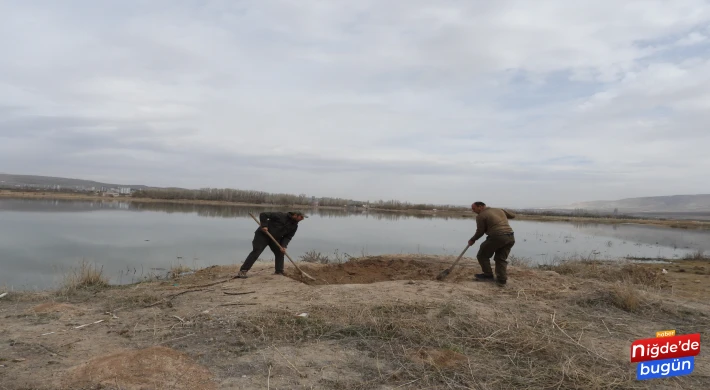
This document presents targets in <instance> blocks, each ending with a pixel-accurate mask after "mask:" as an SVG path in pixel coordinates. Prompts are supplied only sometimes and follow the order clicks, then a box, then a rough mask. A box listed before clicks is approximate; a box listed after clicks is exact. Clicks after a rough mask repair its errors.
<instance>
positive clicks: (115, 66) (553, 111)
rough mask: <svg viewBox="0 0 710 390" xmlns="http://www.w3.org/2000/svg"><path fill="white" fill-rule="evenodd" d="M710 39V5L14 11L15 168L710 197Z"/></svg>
mask: <svg viewBox="0 0 710 390" xmlns="http://www.w3.org/2000/svg"><path fill="white" fill-rule="evenodd" d="M709 24H710V6H709V4H708V2H707V1H700V0H679V1H674V2H667V1H627V2H623V3H619V2H612V1H576V2H565V1H536V2H529V1H522V0H520V1H497V2H488V1H474V2H468V3H461V2H454V1H450V2H449V1H442V2H437V3H431V2H424V1H388V2H384V3H383V2H375V1H361V2H351V3H348V5H347V6H345V5H344V3H328V2H316V1H287V0H279V1H242V2H224V1H206V2H198V1H186V2H179V3H175V2H168V1H156V2H148V3H141V2H130V1H129V2H101V3H96V2H88V1H73V2H72V1H70V2H62V3H49V2H47V3H44V4H42V6H41V7H40V6H32V5H31V4H29V3H13V4H10V3H4V4H1V5H0V49H2V52H3V56H2V59H0V110H2V108H3V107H12V109H11V110H10V109H9V108H8V109H7V114H3V118H4V119H0V167H2V169H3V170H4V171H8V172H18V173H28V174H32V173H36V174H54V175H61V176H73V177H76V176H86V177H91V178H94V179H100V180H110V181H116V180H118V179H120V180H123V181H127V182H132V183H135V182H144V183H148V184H156V185H181V186H189V187H203V186H229V187H238V188H252V189H263V190H267V191H279V192H284V191H285V192H294V193H301V192H306V193H309V194H310V193H313V194H316V195H319V196H346V197H351V198H358V199H371V200H374V199H378V198H391V197H394V198H400V199H405V200H412V201H430V202H437V203H459V204H467V203H469V202H470V200H471V198H477V199H484V198H485V199H484V200H486V201H487V202H489V203H493V204H495V203H502V204H508V205H513V206H540V205H543V206H544V205H553V204H562V203H570V202H574V201H581V200H590V199H596V198H604V199H613V198H620V197H628V196H643V195H656V194H658V195H663V194H673V193H698V192H707V191H708V188H707V187H706V184H704V182H703V181H702V180H697V178H698V177H701V176H702V175H705V173H704V170H703V168H702V166H703V165H702V164H705V166H707V163H708V162H710V161H709V160H708V157H706V155H707V153H706V150H707V148H708V147H710V139H709V138H708V132H707V131H706V130H705V124H706V123H709V122H708V120H710V114H707V112H710V111H708V108H709V107H708V106H710V94H709V93H708V92H707V91H710V76H708V75H710V59H709V58H708V50H707V49H708V46H706V45H707V43H706V34H705V33H704V32H703V31H710V30H708V25H709ZM679 48H680V49H682V50H681V51H679ZM3 112H5V111H3ZM47 117H50V118H47ZM41 118H45V119H41ZM101 156H105V157H106V158H104V159H102V160H101V161H100V163H97V164H91V163H89V161H95V160H96V159H99V158H100V157H101ZM118 156H124V158H118Z"/></svg>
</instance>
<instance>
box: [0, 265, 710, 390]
mask: <svg viewBox="0 0 710 390" xmlns="http://www.w3.org/2000/svg"><path fill="white" fill-rule="evenodd" d="M434 260H437V261H434ZM447 264H448V263H442V261H440V259H432V258H425V257H422V256H410V257H406V256H399V257H397V256H375V257H367V258H364V259H352V260H350V261H347V262H345V263H337V264H315V263H311V264H307V265H306V267H308V269H309V270H308V272H309V273H310V272H311V271H314V273H315V271H317V275H318V276H319V277H324V278H328V280H329V281H331V282H333V283H330V284H328V285H318V286H306V285H304V284H302V283H298V282H295V281H293V280H290V279H288V278H283V277H278V276H273V275H271V273H270V267H271V265H270V264H265V265H261V266H260V267H262V268H263V273H261V274H260V273H259V272H260V271H259V270H260V268H258V267H255V270H254V276H253V277H252V278H250V279H247V280H246V281H238V280H233V281H231V282H229V283H227V284H224V283H222V282H221V280H222V279H223V278H226V277H228V276H229V275H231V274H233V272H234V269H230V268H224V267H212V268H209V269H205V270H198V271H196V273H195V274H194V275H190V276H188V277H186V278H185V279H184V283H186V285H185V286H184V287H182V288H179V287H175V286H173V283H172V282H155V283H143V284H140V285H136V286H120V287H112V288H109V289H105V290H102V291H100V292H99V293H98V294H96V295H95V296H94V300H95V301H96V302H93V301H92V302H91V304H93V305H94V306H93V307H94V309H91V310H90V309H88V308H84V309H82V310H83V312H85V313H87V314H85V315H84V317H86V320H84V319H82V320H81V322H80V323H90V322H91V319H93V318H91V319H89V317H91V315H92V313H102V314H103V313H104V312H107V313H106V314H103V315H104V316H103V317H101V318H106V319H107V323H108V324H109V325H106V326H109V331H108V333H107V332H106V331H105V330H103V329H102V328H100V326H104V325H95V328H91V329H94V330H95V333H88V331H87V333H85V335H86V336H84V337H85V338H87V340H88V341H87V342H89V343H91V344H94V345H96V344H97V343H98V344H100V345H116V344H120V345H123V346H124V347H129V348H130V349H132V350H128V351H125V350H118V351H114V350H102V351H101V352H100V353H98V355H96V354H95V355H92V356H84V355H82V359H83V360H82V363H81V364H76V363H74V364H73V365H71V366H67V367H63V368H66V371H67V373H66V375H64V376H62V378H63V383H66V384H73V385H76V386H79V385H81V386H85V387H86V388H96V386H103V387H102V388H116V389H118V388H121V389H129V388H140V386H141V385H144V384H151V385H152V386H153V387H155V388H160V386H167V387H166V388H169V387H170V386H172V387H173V388H180V387H181V386H182V387H184V388H210V387H211V386H212V384H211V382H210V381H213V382H214V383H216V384H219V385H218V386H217V387H222V388H317V389H374V388H427V389H456V388H474V389H511V388H515V389H550V388H552V389H645V388H653V386H654V385H658V384H659V382H653V381H643V382H639V381H636V379H635V366H634V365H632V364H630V363H629V361H628V352H627V347H628V345H629V343H630V342H631V341H633V340H635V339H639V338H646V337H653V335H654V332H655V331H657V330H663V329H676V331H677V332H678V333H691V332H693V333H696V332H700V333H701V334H702V337H707V331H708V330H710V329H709V327H708V325H707V324H708V323H710V321H709V315H710V309H708V305H707V304H705V303H694V304H690V303H688V302H685V301H682V300H678V299H676V298H674V297H672V296H671V295H669V293H668V292H669V287H668V286H667V285H666V283H667V280H666V275H663V274H661V273H660V270H658V269H657V268H654V267H652V266H648V265H645V264H633V263H617V264H613V263H609V264H607V263H603V262H595V261H576V262H574V261H571V262H561V263H559V264H556V265H554V266H548V267H545V268H546V269H544V270H538V269H535V268H533V267H519V266H513V267H512V268H511V270H510V279H509V282H510V283H509V286H507V287H506V288H498V287H496V286H494V285H493V284H490V283H480V282H472V281H471V280H470V279H471V276H472V273H475V272H478V267H477V266H476V265H473V264H470V266H469V267H460V268H457V269H456V270H455V271H454V272H453V273H452V275H451V278H450V279H447V280H446V282H437V281H435V280H434V277H435V276H436V274H438V272H440V271H441V270H442V269H444V268H445V266H446V265H447ZM523 265H524V264H523ZM289 273H292V274H295V270H290V271H289ZM351 274H353V275H351ZM329 275H330V276H329ZM682 275H685V274H682ZM200 277H202V278H203V279H199V278H200ZM346 277H351V278H354V279H353V280H352V281H347V280H346V279H342V278H346ZM338 281H339V283H336V282H338ZM376 282H382V283H378V284H377V285H371V284H368V283H376ZM217 283H221V284H217ZM338 284H347V285H346V286H343V285H338ZM257 289H258V291H256V290H257ZM186 292H190V293H189V294H188V293H186ZM257 292H258V293H257ZM166 297H171V299H169V300H168V299H166ZM261 298H264V299H263V300H262V299H261ZM68 299H78V298H72V297H68ZM13 300H14V301H15V303H13V305H14V306H12V307H19V306H17V305H18V303H17V302H18V301H16V300H15V299H13ZM161 300H162V301H165V302H166V303H165V304H164V305H162V304H161V305H152V303H155V302H160V301H161ZM86 304H88V303H85V302H84V301H82V302H81V305H86ZM248 305H251V306H248ZM35 306H36V304H35ZM35 306H33V307H35ZM76 306H77V307H78V306H80V305H79V304H76ZM48 307H50V306H48ZM51 307H53V308H55V309H56V308H65V309H66V307H65V306H61V305H59V306H51ZM2 308H7V307H5V306H2V302H0V309H2ZM42 308H44V306H42ZM43 310H44V309H43ZM53 310H54V309H53ZM44 311H46V310H44ZM302 312H303V313H307V315H304V316H297V315H296V314H299V313H302ZM115 315H117V317H120V320H118V319H116V320H113V319H109V318H113V317H111V316H115ZM87 316H88V317H87ZM10 320H12V321H29V320H30V319H29V318H26V317H23V318H19V317H17V318H12V319H10ZM50 320H51V321H54V323H56V322H57V321H59V319H56V318H47V319H46V321H44V322H43V324H45V325H46V322H47V321H50ZM112 321H115V323H113V322H112ZM24 324H26V322H25V323H22V324H20V323H18V325H17V326H18V327H17V328H16V329H17V330H15V332H25V331H26V329H27V327H26V326H25V325H24ZM87 329H89V328H87ZM6 337H10V335H9V334H8V335H7V336H6ZM112 337H113V338H112ZM12 338H13V339H14V338H17V337H16V336H12ZM47 340H49V339H47ZM73 340H74V339H70V340H69V341H57V343H56V345H58V347H57V346H54V345H51V344H50V345H48V344H43V345H45V346H47V347H48V348H50V349H52V350H54V351H57V352H59V353H62V354H65V355H67V356H69V353H70V351H67V350H65V349H61V348H60V347H61V346H63V345H65V344H66V343H67V342H72V341H73ZM116 340H118V341H116ZM111 343H113V344H111ZM155 345H161V346H164V347H166V348H164V349H159V350H155V349H146V348H148V347H151V346H155ZM7 348H8V347H7V346H2V345H0V357H2V356H8V353H7V351H8V349H7ZM84 348H86V347H84ZM38 353H39V352H38ZM45 353H46V352H45ZM153 355H155V356H153ZM156 356H157V357H156ZM141 359H142V360H141ZM166 359H167V360H166ZM157 361H164V364H156V363H155V362H157ZM38 364H39V363H38ZM204 367H207V368H208V370H205V369H204ZM708 367H709V366H708V364H707V363H705V362H704V361H703V360H701V359H698V360H697V362H696V373H694V374H693V375H690V376H687V377H680V378H673V379H672V382H671V381H669V382H668V383H672V384H673V386H674V387H677V388H689V389H692V388H708V386H710V377H709V376H707V375H705V374H702V373H703V372H707V369H708ZM166 369H174V370H173V371H170V372H168V371H166ZM704 370H705V371H704ZM8 372H9V371H8ZM177 372H179V373H181V374H182V373H185V372H190V373H192V374H189V375H184V376H179V375H178V374H176V373H177ZM14 373H20V371H14V372H13V374H12V375H17V374H14ZM8 375H9V374H8ZM243 375H245V376H248V378H244V377H243ZM171 376H172V379H167V378H170V377H171ZM190 378H196V379H199V381H200V383H199V384H195V382H192V384H191V382H189V381H188V380H191V379H190ZM5 379H11V377H10V376H8V377H6V378H5ZM112 381H113V382H112ZM7 383H16V382H7ZM191 385H192V387H190V386H191ZM91 386H94V387H91ZM49 387H51V386H49Z"/></svg>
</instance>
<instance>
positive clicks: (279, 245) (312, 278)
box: [249, 213, 463, 280]
mask: <svg viewBox="0 0 710 390" xmlns="http://www.w3.org/2000/svg"><path fill="white" fill-rule="evenodd" d="M249 216H250V217H252V219H253V220H254V221H255V222H256V224H257V225H259V226H261V222H259V220H258V219H256V217H254V216H253V215H252V214H251V213H249ZM262 231H263V230H262ZM264 233H266V234H267V235H268V236H269V238H271V241H273V242H274V243H275V244H276V246H278V247H279V249H281V250H282V251H283V252H284V254H285V255H286V257H288V259H289V260H291V263H293V266H294V267H296V269H297V270H298V272H300V273H301V275H303V276H305V277H307V278H308V279H310V280H316V278H314V277H313V276H311V275H308V274H307V273H305V272H304V271H303V270H302V269H300V268H298V265H296V262H294V261H293V259H292V258H291V256H289V255H288V253H286V251H285V250H284V248H283V247H282V246H281V244H279V242H278V241H276V239H275V238H274V236H272V235H271V233H269V232H268V231H266V232H264ZM462 254H463V253H462Z"/></svg>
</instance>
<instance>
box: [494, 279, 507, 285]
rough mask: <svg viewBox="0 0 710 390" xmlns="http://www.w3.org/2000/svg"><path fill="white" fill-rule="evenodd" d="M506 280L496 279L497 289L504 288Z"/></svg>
mask: <svg viewBox="0 0 710 390" xmlns="http://www.w3.org/2000/svg"><path fill="white" fill-rule="evenodd" d="M505 283H506V280H505V279H500V278H496V285H497V286H499V287H505Z"/></svg>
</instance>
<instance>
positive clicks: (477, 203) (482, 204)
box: [473, 202, 486, 206]
mask: <svg viewBox="0 0 710 390" xmlns="http://www.w3.org/2000/svg"><path fill="white" fill-rule="evenodd" d="M473 204H474V205H476V206H485V205H486V204H485V203H483V202H473Z"/></svg>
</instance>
